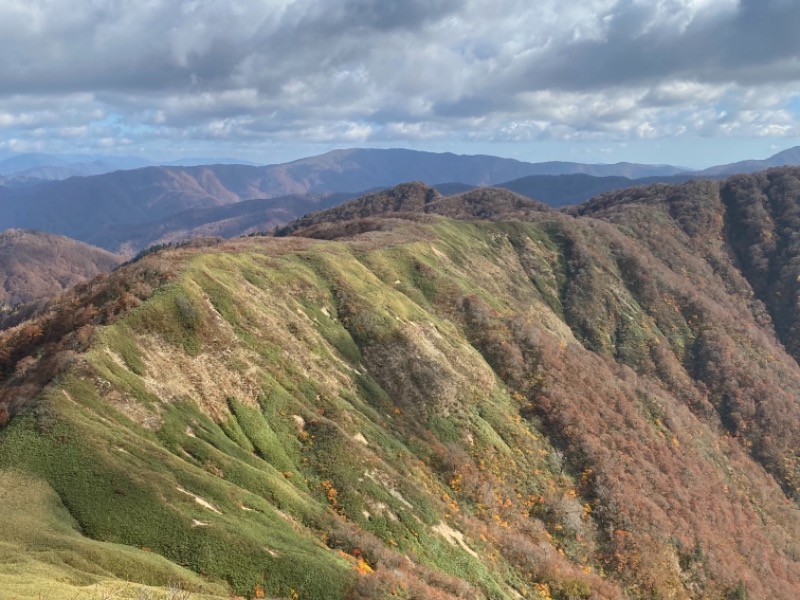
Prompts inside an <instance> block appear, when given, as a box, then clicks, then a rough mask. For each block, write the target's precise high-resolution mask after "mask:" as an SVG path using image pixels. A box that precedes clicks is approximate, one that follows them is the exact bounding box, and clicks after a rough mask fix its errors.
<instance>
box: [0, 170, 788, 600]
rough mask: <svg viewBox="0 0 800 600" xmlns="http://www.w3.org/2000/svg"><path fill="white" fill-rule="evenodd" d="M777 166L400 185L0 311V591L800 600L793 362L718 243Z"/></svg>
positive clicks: (737, 230) (769, 207) (740, 227)
mask: <svg viewBox="0 0 800 600" xmlns="http://www.w3.org/2000/svg"><path fill="white" fill-rule="evenodd" d="M781 173H783V174H782V175H781V174H778V173H772V172H770V173H767V174H764V175H760V176H758V177H757V178H752V179H744V180H743V179H732V180H729V181H727V182H724V183H723V184H718V183H716V182H691V183H687V184H683V185H680V186H667V185H655V186H651V187H645V188H636V189H635V190H628V191H626V192H611V193H610V194H608V195H606V196H603V197H601V198H599V199H597V200H596V201H594V202H592V203H590V204H588V205H584V206H582V207H579V208H578V209H574V210H573V211H572V213H571V214H564V213H559V212H557V211H554V210H552V209H548V208H547V207H544V206H543V205H540V204H537V203H533V202H531V201H529V200H527V199H524V198H521V197H519V196H517V195H515V194H513V193H511V192H508V191H503V190H492V189H480V190H475V191H471V192H467V193H464V194H461V195H458V196H453V197H441V196H440V195H439V194H437V193H436V192H435V191H434V190H432V189H430V188H428V187H426V186H424V185H422V184H407V185H404V186H400V187H398V188H395V189H393V190H388V191H385V192H380V193H377V194H373V195H370V196H367V197H365V198H362V199H359V200H356V201H351V202H349V203H346V204H344V205H341V206H337V207H333V208H331V209H328V210H327V211H324V212H321V213H317V214H314V215H309V217H307V218H306V219H301V220H300V221H298V222H296V223H294V224H293V225H290V226H289V227H287V228H285V229H284V230H283V231H281V232H280V233H281V234H282V235H283V236H285V237H276V238H272V237H253V238H247V239H240V240H234V241H228V242H223V243H218V244H212V245H207V246H204V247H203V246H201V245H198V246H200V247H184V248H179V249H173V250H169V251H165V252H160V253H156V254H151V255H148V256H146V257H144V258H143V259H142V260H140V261H138V262H136V263H133V264H131V265H127V266H125V267H122V268H120V269H118V270H117V271H115V272H114V273H112V274H110V275H107V276H101V277H100V278H98V279H95V280H94V281H93V282H91V283H87V284H82V285H79V286H78V287H76V288H73V289H72V290H71V291H69V292H67V294H65V295H64V296H62V297H60V298H59V299H58V300H56V301H54V302H52V303H51V304H50V305H49V306H48V307H46V308H45V309H43V310H42V311H41V312H40V313H39V314H38V315H37V316H35V317H34V318H33V319H32V320H31V321H28V322H27V323H24V324H20V325H19V326H17V327H15V328H12V329H8V330H6V331H2V332H0V417H1V418H2V421H3V422H4V423H5V426H4V428H3V429H2V430H0V480H1V481H2V485H0V490H2V491H0V494H1V495H2V502H3V507H4V519H3V522H2V523H0V556H2V557H3V558H4V560H0V598H3V599H5V598H9V599H10V598H17V599H18V600H21V599H22V598H39V597H43V596H46V597H48V598H51V599H53V600H60V599H61V598H64V599H67V598H69V599H73V598H76V597H77V598H81V599H83V598H87V599H88V598H93V597H97V595H98V594H101V593H108V592H109V591H110V590H111V591H113V590H117V594H116V595H117V597H119V598H124V597H128V598H142V597H147V596H145V594H148V593H149V594H151V595H156V594H164V593H166V592H165V590H166V586H168V585H170V584H173V585H180V586H182V588H183V589H185V590H187V591H189V592H191V593H192V594H193V597H197V598H227V597H230V595H231V594H234V595H241V596H244V597H248V598H261V597H265V596H267V597H281V598H297V599H301V598H311V599H325V598H331V599H334V598H336V599H338V598H353V599H356V598H359V599H370V598H432V599H436V598H439V599H455V598H492V599H509V600H511V599H514V600H517V599H519V598H531V599H537V600H546V599H556V600H573V599H576V598H582V599H590V598H596V599H600V598H603V599H612V600H616V599H619V600H622V599H623V598H626V599H642V600H644V599H652V598H676V599H700V598H703V599H718V600H741V599H743V598H747V599H749V600H760V599H764V600H766V599H773V598H780V599H783V598H785V599H787V600H788V599H791V598H796V597H798V595H800V545H798V544H799V543H798V540H800V508H798V504H797V502H798V499H800V455H798V453H797V448H798V447H800V444H799V443H798V442H799V441H800V406H799V405H798V402H797V398H798V397H800V367H798V364H797V362H796V361H795V360H794V359H793V358H791V357H790V356H789V355H788V354H787V353H786V351H785V350H784V349H783V346H782V345H781V344H780V343H779V342H778V338H777V335H778V334H776V328H775V327H773V322H774V323H776V325H777V330H778V333H780V331H781V327H783V324H782V322H781V321H779V319H778V317H779V313H778V312H774V314H775V315H776V319H775V320H774V321H773V318H771V316H770V310H772V311H777V310H778V308H776V307H773V308H770V307H768V306H766V305H765V304H764V303H762V302H760V301H759V300H758V295H759V294H762V293H763V294H769V293H771V292H770V291H769V290H770V289H772V288H770V287H769V286H770V282H771V281H772V280H771V279H769V278H767V279H766V281H765V283H764V285H765V286H766V287H765V288H764V290H767V291H759V290H761V288H759V285H760V284H759V282H758V280H757V274H758V273H760V272H761V271H762V270H763V269H761V267H759V266H758V265H757V264H756V263H753V265H751V266H748V263H746V262H745V261H743V259H741V258H739V257H738V256H737V257H736V258H732V257H731V256H730V255H729V253H728V247H729V245H731V244H732V243H734V241H735V240H734V238H737V239H738V237H742V238H743V241H742V243H745V241H746V240H747V239H750V238H751V237H752V234H751V233H746V235H745V234H743V233H742V232H750V231H751V230H753V231H756V230H757V231H759V232H764V231H765V230H764V229H763V227H756V223H757V221H756V220H755V218H754V216H753V215H756V214H760V212H759V211H760V210H761V209H763V210H766V211H768V212H769V211H771V212H770V214H773V215H778V214H779V213H778V207H780V209H781V210H782V211H783V212H782V213H780V214H781V215H784V213H785V218H786V219H788V218H790V216H791V215H792V214H794V213H793V210H795V209H800V204H798V196H797V195H792V194H791V193H789V184H790V183H791V182H792V181H794V180H795V179H797V178H798V177H800V173H799V172H798V171H797V170H786V171H783V172H781ZM748 185H749V186H750V187H747V186H748ZM721 190H722V193H721ZM737 190H738V192H740V193H738V195H736V194H734V192H736V191H737ZM759 193H760V194H763V195H764V196H765V198H761V197H760V196H758V194H759ZM747 198H750V200H747ZM758 198H760V200H759V201H760V202H761V204H760V205H758V204H756V203H755V200H754V199H758ZM758 206H760V207H761V208H760V209H759V208H758ZM734 207H738V208H737V209H735V210H734ZM792 207H794V209H793V208H792ZM748 210H749V211H750V212H752V213H753V215H751V214H750V213H749V212H748ZM781 218H783V217H781ZM773 221H774V224H775V227H774V228H773V229H770V230H769V231H772V232H774V233H773V234H772V237H771V239H776V238H778V237H779V236H778V234H781V235H782V234H783V233H787V234H788V232H786V231H784V230H785V229H786V227H787V226H788V225H787V224H788V223H789V221H787V220H780V219H778V218H777V216H776V217H775V218H774V219H773ZM759 222H760V221H759ZM303 236H314V237H316V238H318V239H312V238H311V237H303ZM762 238H763V239H765V240H766V239H769V238H770V236H769V235H766V233H764V234H763V235H762ZM753 239H755V238H753ZM788 239H790V238H787V240H788ZM776 244H777V245H776V247H775V249H774V251H773V250H771V249H770V250H769V252H767V253H766V254H765V256H767V260H771V261H773V262H774V264H775V265H776V268H777V265H779V264H780V263H781V261H784V260H790V259H791V256H793V255H792V254H791V252H790V251H787V252H782V251H778V249H780V248H784V247H786V248H788V246H789V245H790V244H788V243H787V244H781V243H779V242H777V241H776ZM765 252H766V250H765ZM753 256H754V258H759V257H760V256H761V255H758V254H754V255H753ZM740 265H742V269H741V270H740ZM775 272H776V273H777V274H778V275H779V276H783V275H786V276H787V277H788V276H789V273H782V271H781V270H780V269H777V271H775ZM781 335H785V334H781ZM12 557H13V561H12V560H10V559H11V558H12ZM21 573H23V574H27V576H26V577H21V576H20V574H21ZM125 582H127V583H125ZM143 586H150V587H143ZM156 597H157V596H156ZM162 597H163V595H162Z"/></svg>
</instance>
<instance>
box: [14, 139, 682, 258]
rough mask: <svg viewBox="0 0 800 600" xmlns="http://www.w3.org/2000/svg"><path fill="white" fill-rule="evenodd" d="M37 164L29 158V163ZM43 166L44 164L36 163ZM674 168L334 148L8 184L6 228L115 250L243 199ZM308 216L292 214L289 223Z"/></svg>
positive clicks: (400, 150)
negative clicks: (147, 229) (262, 161)
mask: <svg viewBox="0 0 800 600" xmlns="http://www.w3.org/2000/svg"><path fill="white" fill-rule="evenodd" d="M32 160H33V159H32ZM36 160H39V159H36ZM675 170H676V168H675V167H660V166H656V167H649V166H646V165H630V164H627V163H624V164H620V165H582V164H579V163H562V162H551V163H541V164H532V163H523V162H520V161H517V160H513V159H505V158H498V157H492V156H459V155H455V154H436V153H431V152H417V151H413V150H402V149H394V150H366V149H354V150H337V151H334V152H329V153H327V154H323V155H321V156H316V157H310V158H306V159H302V160H298V161H293V162H291V163H287V164H282V165H270V166H265V167H255V166H249V165H240V164H230V165H205V166H195V167H167V166H160V167H145V168H141V169H134V170H125V171H115V172H112V173H106V174H103V175H96V176H91V177H73V178H70V179H66V180H63V181H51V182H47V183H42V184H38V185H25V184H20V185H17V186H15V187H11V186H10V185H7V186H6V187H5V188H3V189H2V192H1V193H2V197H3V201H4V209H3V210H2V211H1V212H0V230H2V229H7V228H12V227H23V228H31V229H37V230H42V231H50V232H53V233H58V234H61V235H67V236H69V237H72V238H75V239H79V240H82V241H85V242H88V243H95V244H98V243H100V244H102V245H103V247H105V248H107V249H109V250H118V249H119V247H120V244H124V243H125V242H126V241H127V239H126V238H125V235H124V234H121V235H122V237H121V238H120V239H119V240H108V239H102V240H101V239H99V237H98V236H99V235H100V234H99V233H98V232H102V231H106V230H108V229H109V228H118V229H119V228H126V227H134V226H136V227H138V226H139V225H143V224H145V223H152V222H157V221H161V220H163V219H165V218H167V217H170V216H173V215H176V214H178V213H181V212H184V211H188V210H194V209H207V208H211V207H215V206H225V205H229V204H234V203H236V202H241V201H243V200H256V199H270V198H279V197H283V196H290V195H294V196H302V195H307V194H323V193H349V194H351V195H352V194H355V193H358V192H361V191H363V190H369V189H380V188H386V187H390V186H393V185H398V184H400V183H403V182H407V181H424V182H426V183H427V184H429V185H435V184H437V183H451V182H459V183H461V184H462V185H474V186H482V185H493V184H497V183H502V182H504V181H509V180H512V179H516V178H519V177H522V176H525V175H531V174H535V173H563V172H590V173H627V174H629V175H630V174H638V175H645V174H652V173H654V172H655V173H656V174H658V173H662V174H670V173H674V172H675ZM300 214H302V213H299V214H298V213H294V214H292V215H289V218H288V219H287V220H291V218H295V217H297V216H300Z"/></svg>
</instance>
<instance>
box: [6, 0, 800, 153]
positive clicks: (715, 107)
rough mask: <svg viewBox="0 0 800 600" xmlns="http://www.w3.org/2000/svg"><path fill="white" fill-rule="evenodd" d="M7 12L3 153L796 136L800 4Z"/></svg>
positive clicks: (504, 0) (212, 5)
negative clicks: (49, 144)
mask: <svg viewBox="0 0 800 600" xmlns="http://www.w3.org/2000/svg"><path fill="white" fill-rule="evenodd" d="M0 12H2V15H3V18H2V19H1V20H0V131H3V132H5V136H6V138H7V140H9V141H6V142H4V144H5V146H4V147H5V148H10V145H9V144H10V143H11V142H10V140H11V139H14V140H16V142H15V143H16V144H17V145H19V144H24V143H31V144H33V143H34V142H36V143H39V141H38V140H36V139H34V138H38V137H43V136H42V133H41V132H42V131H45V132H48V133H49V135H51V136H52V137H53V140H54V141H53V143H54V144H55V143H60V142H63V143H64V144H68V143H73V142H74V143H77V142H80V143H82V144H86V145H88V146H98V147H114V148H116V147H127V146H128V145H129V144H130V143H135V144H138V145H139V146H140V147H146V146H147V144H149V143H154V140H180V141H181V143H188V142H191V141H195V142H198V143H201V142H203V141H206V140H227V141H229V142H231V143H233V142H235V141H236V140H239V141H240V142H241V143H243V144H257V143H259V142H258V141H259V140H260V141H261V143H270V142H271V141H281V140H284V141H285V140H299V141H301V142H309V143H311V142H319V143H342V144H354V143H361V142H370V141H393V140H396V141H397V142H399V143H402V142H404V141H409V140H416V141H426V140H490V141H520V142H524V141H531V140H537V139H563V140H603V139H606V140H610V141H624V140H625V139H632V140H633V139H641V138H648V139H650V138H654V137H664V136H675V135H709V136H722V135H753V136H759V135H761V136H794V135H797V131H798V127H797V123H798V117H797V115H796V114H795V112H794V111H792V110H791V109H790V106H791V103H792V101H793V99H794V98H795V93H794V91H793V89H792V88H793V87H795V86H796V82H797V80H798V79H800V41H798V40H799V39H800V38H798V37H797V35H796V31H797V26H798V25H800V5H797V4H796V3H788V2H779V1H778V0H741V1H740V2H736V0H656V1H652V0H587V1H585V2H579V3H578V2H574V3H565V2H560V1H558V0H541V1H539V2H536V3H531V2H529V1H528V0H426V1H423V0H408V1H407V2H402V3H400V2H375V1H374V0H294V1H290V0H280V1H279V0H274V1H270V2H264V1H263V0H227V1H222V0H202V1H201V0H182V1H177V0H136V1H134V0H93V1H92V2H86V1H85V0H0ZM723 110H724V111H726V112H727V114H726V116H725V117H724V118H719V116H718V113H719V112H720V111H723ZM109 128H110V129H109ZM34 132H36V133H34ZM44 137H46V136H44ZM26 140H27V141H26ZM114 140H116V142H114ZM59 141H60V142H59Z"/></svg>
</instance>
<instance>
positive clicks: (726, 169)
mask: <svg viewBox="0 0 800 600" xmlns="http://www.w3.org/2000/svg"><path fill="white" fill-rule="evenodd" d="M793 165H800V146H794V147H793V148H787V149H786V150H782V151H781V152H778V153H777V154H773V155H772V156H770V157H769V158H765V159H764V160H743V161H739V162H735V163H730V164H727V165H717V166H715V167H709V168H708V169H703V170H702V171H698V172H697V173H696V174H697V175H701V176H714V177H717V176H719V177H724V176H727V175H736V174H738V173H755V172H756V171H763V170H764V169H769V168H770V167H788V166H793Z"/></svg>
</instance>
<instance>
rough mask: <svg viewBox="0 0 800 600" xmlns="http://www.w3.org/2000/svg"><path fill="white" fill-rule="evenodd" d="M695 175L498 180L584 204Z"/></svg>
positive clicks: (534, 194) (547, 198) (554, 200)
mask: <svg viewBox="0 0 800 600" xmlns="http://www.w3.org/2000/svg"><path fill="white" fill-rule="evenodd" d="M690 179H693V177H692V176H691V175H664V176H660V177H659V176H656V177H642V178H640V179H631V178H629V177H622V176H608V177H594V176H591V175H586V174H583V173H576V174H570V175H529V176H528V177H522V178H521V179H514V180H512V181H506V182H505V183H501V184H498V187H502V188H505V189H507V190H511V191H512V192H516V193H517V194H522V195H523V196H527V197H528V198H534V199H536V200H539V201H540V202H544V203H545V204H547V205H549V206H554V207H560V206H567V205H570V204H580V203H581V202H586V201H587V200H590V199H592V198H593V197H595V196H597V195H599V194H603V193H605V192H609V191H612V190H619V189H627V188H631V187H637V186H643V185H650V184H653V183H673V184H677V183H684V182H686V181H689V180H690Z"/></svg>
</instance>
